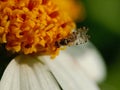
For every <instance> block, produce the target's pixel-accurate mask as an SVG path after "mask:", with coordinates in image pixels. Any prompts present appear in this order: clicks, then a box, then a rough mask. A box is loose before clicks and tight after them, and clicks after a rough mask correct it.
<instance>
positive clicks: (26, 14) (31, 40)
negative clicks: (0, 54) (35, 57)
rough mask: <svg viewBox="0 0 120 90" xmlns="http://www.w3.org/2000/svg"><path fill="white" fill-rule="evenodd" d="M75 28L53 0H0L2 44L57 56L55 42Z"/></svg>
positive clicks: (11, 47) (10, 47)
mask: <svg viewBox="0 0 120 90" xmlns="http://www.w3.org/2000/svg"><path fill="white" fill-rule="evenodd" d="M74 28H75V24H74V22H73V21H72V20H71V18H70V17H69V16H68V15H67V14H66V13H65V12H64V11H61V10H60V9H59V7H58V6H57V5H56V4H55V3H54V2H53V1H52V0H0V43H1V44H2V43H5V44H6V49H7V50H10V51H13V52H19V53H23V54H33V53H39V54H48V55H56V54H58V51H59V49H60V48H57V47H56V46H55V42H56V41H58V40H60V39H62V38H65V37H66V36H67V35H69V34H70V33H71V31H72V30H73V29H74Z"/></svg>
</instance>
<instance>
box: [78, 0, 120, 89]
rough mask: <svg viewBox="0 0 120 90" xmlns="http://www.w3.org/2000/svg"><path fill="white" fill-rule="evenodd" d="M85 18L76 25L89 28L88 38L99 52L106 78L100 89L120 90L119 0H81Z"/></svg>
mask: <svg viewBox="0 0 120 90" xmlns="http://www.w3.org/2000/svg"><path fill="white" fill-rule="evenodd" d="M82 1H83V4H84V6H85V9H86V19H85V20H84V22H82V23H78V27H80V26H87V27H88V28H89V35H90V36H91V38H90V40H91V41H92V42H93V43H94V45H95V46H96V47H97V48H98V50H99V51H100V52H101V54H102V56H103V57H104V59H105V63H106V67H107V78H106V80H105V81H104V82H103V83H102V84H100V87H101V90H120V0H82Z"/></svg>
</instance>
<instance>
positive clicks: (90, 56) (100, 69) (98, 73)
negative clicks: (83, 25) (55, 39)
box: [67, 42, 106, 83]
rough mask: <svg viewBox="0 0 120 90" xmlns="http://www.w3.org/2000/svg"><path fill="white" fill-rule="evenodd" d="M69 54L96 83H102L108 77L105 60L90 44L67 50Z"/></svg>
mask: <svg viewBox="0 0 120 90" xmlns="http://www.w3.org/2000/svg"><path fill="white" fill-rule="evenodd" d="M67 53H69V54H70V55H71V56H73V57H74V58H75V59H76V60H77V61H78V63H79V64H80V66H81V68H83V70H84V71H85V73H86V74H87V75H88V76H89V77H90V78H91V79H93V80H94V81H95V82H98V83H100V82H102V81H103V80H104V79H105V77H106V67H105V64H104V60H103V58H102V57H101V55H100V53H99V52H98V51H97V49H96V48H95V47H94V46H93V45H92V44H91V43H90V42H89V43H86V44H84V45H80V46H74V47H70V48H68V49H67Z"/></svg>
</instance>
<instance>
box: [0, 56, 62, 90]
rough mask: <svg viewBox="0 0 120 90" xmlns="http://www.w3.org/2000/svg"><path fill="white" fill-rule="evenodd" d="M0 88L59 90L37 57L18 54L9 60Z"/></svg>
mask: <svg viewBox="0 0 120 90" xmlns="http://www.w3.org/2000/svg"><path fill="white" fill-rule="evenodd" d="M0 90H60V89H59V86H58V85H57V82H56V80H55V79H54V77H53V76H52V74H51V73H50V72H49V70H48V68H47V67H46V65H44V64H41V63H40V62H39V61H38V60H37V58H32V57H27V56H19V57H17V58H15V59H14V60H12V61H11V63H10V64H9V65H8V67H7V69H6V70H5V72H4V74H3V77H2V79H1V83H0Z"/></svg>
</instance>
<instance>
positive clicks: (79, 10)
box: [53, 0, 85, 21]
mask: <svg viewBox="0 0 120 90" xmlns="http://www.w3.org/2000/svg"><path fill="white" fill-rule="evenodd" d="M53 1H54V2H55V3H56V4H57V5H58V6H59V7H60V9H61V10H64V11H65V12H67V13H68V14H69V16H70V17H71V18H73V19H74V20H76V21H78V20H80V21H81V20H83V19H84V16H85V15H84V14H85V10H84V7H83V4H82V2H77V0H53Z"/></svg>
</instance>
